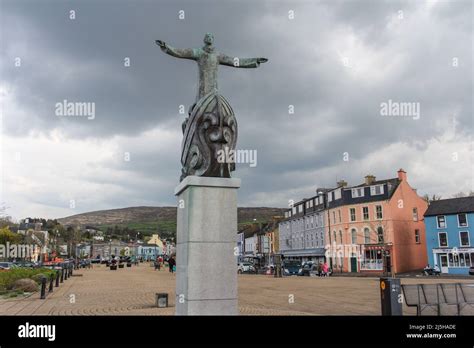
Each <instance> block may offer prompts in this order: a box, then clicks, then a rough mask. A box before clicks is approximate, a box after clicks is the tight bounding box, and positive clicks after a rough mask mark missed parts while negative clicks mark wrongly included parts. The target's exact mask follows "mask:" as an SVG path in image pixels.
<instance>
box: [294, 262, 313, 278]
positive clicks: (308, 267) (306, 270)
mask: <svg viewBox="0 0 474 348" xmlns="http://www.w3.org/2000/svg"><path fill="white" fill-rule="evenodd" d="M317 271H318V265H317V264H315V263H314V262H313V261H308V262H305V263H303V267H302V268H301V270H300V271H299V272H298V275H299V276H306V277H309V276H310V273H311V272H316V273H317Z"/></svg>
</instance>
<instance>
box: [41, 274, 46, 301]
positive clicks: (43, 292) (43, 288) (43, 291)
mask: <svg viewBox="0 0 474 348" xmlns="http://www.w3.org/2000/svg"><path fill="white" fill-rule="evenodd" d="M45 298H46V277H41V296H40V299H41V300H44V299H45Z"/></svg>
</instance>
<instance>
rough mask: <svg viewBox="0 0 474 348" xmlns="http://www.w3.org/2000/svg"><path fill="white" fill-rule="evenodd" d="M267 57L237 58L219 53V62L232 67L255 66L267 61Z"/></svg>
mask: <svg viewBox="0 0 474 348" xmlns="http://www.w3.org/2000/svg"><path fill="white" fill-rule="evenodd" d="M267 61H268V59H267V58H239V57H230V56H227V55H225V54H222V53H221V54H219V64H222V65H227V66H231V67H234V68H257V67H258V66H259V65H260V64H261V63H265V62H267Z"/></svg>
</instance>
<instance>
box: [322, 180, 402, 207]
mask: <svg viewBox="0 0 474 348" xmlns="http://www.w3.org/2000/svg"><path fill="white" fill-rule="evenodd" d="M399 184H400V179H398V178H392V179H385V180H377V181H373V182H372V183H370V184H365V183H363V184H360V185H357V186H350V187H342V197H341V199H337V200H332V201H331V202H328V208H329V209H332V208H336V207H339V206H343V205H352V204H360V203H369V202H379V201H383V200H387V199H390V198H391V197H392V195H393V193H394V192H395V191H396V190H397V188H398V185H399ZM374 185H384V192H383V194H380V195H371V194H370V186H374ZM353 188H363V189H364V196H362V197H352V192H351V190H352V189H353ZM329 194H332V193H331V192H330V193H329Z"/></svg>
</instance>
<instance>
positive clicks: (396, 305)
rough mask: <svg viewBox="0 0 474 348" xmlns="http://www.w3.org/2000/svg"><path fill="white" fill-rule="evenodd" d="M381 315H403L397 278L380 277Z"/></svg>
mask: <svg viewBox="0 0 474 348" xmlns="http://www.w3.org/2000/svg"><path fill="white" fill-rule="evenodd" d="M380 301H381V304H382V315H386V316H397V315H403V307H402V305H403V300H402V296H401V286H400V279H399V278H380Z"/></svg>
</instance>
